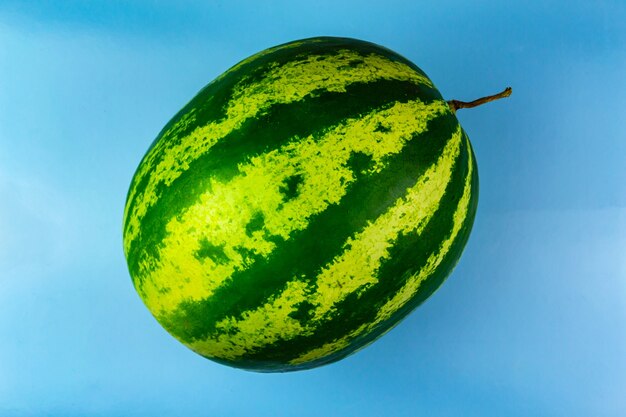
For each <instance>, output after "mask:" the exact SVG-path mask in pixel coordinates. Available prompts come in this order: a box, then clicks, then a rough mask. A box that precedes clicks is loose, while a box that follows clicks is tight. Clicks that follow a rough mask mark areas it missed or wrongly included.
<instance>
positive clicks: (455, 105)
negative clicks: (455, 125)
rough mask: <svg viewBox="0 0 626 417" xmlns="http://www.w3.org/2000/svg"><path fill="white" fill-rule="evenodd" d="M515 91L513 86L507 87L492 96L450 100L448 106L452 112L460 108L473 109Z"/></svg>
mask: <svg viewBox="0 0 626 417" xmlns="http://www.w3.org/2000/svg"><path fill="white" fill-rule="evenodd" d="M512 92H513V89H512V88H511V87H507V88H505V89H504V91H501V92H500V93H498V94H494V95H492V96H487V97H482V98H479V99H477V100H474V101H470V102H466V101H459V100H449V101H448V106H450V110H452V113H456V111H457V110H458V109H471V108H472V107H477V106H480V105H481V104H485V103H489V102H490V101H495V100H499V99H501V98H504V97H508V96H510V95H511V93H512Z"/></svg>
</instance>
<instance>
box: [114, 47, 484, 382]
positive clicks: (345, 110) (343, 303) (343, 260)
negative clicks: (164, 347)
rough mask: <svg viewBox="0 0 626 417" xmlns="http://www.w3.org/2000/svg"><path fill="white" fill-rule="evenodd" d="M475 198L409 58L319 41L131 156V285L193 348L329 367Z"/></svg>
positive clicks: (450, 256)
mask: <svg viewBox="0 0 626 417" xmlns="http://www.w3.org/2000/svg"><path fill="white" fill-rule="evenodd" d="M477 201H478V176H477V170H476V163H475V159H474V156H473V152H472V148H471V145H470V142H469V140H468V138H467V136H466V134H465V132H464V131H463V130H462V128H461V126H460V125H459V122H458V121H457V119H456V117H455V115H454V113H453V111H451V110H450V108H449V107H448V104H447V103H446V101H445V100H443V99H442V97H441V94H440V93H439V91H437V89H436V88H435V87H434V86H433V83H432V82H431V80H430V79H429V78H428V77H427V76H426V74H424V72H422V71H421V70H420V69H419V68H418V67H417V66H415V65H414V64H412V63H411V62H410V61H408V60H407V59H405V58H403V57H402V56H400V55H398V54H396V53H394V52H392V51H390V50H389V49H386V48H383V47H381V46H378V45H375V44H372V43H369V42H364V41H360V40H355V39H346V38H333V37H320V38H312V39H305V40H301V41H296V42H291V43H287V44H284V45H280V46H276V47H274V48H270V49H267V50H265V51H262V52H260V53H258V54H256V55H254V56H252V57H250V58H248V59H246V60H244V61H242V62H240V63H239V64H237V65H235V66H234V67H232V68H231V69H229V70H228V71H226V72H225V73H224V74H222V75H221V76H219V77H218V78H217V79H215V80H214V81H213V82H211V83H210V84H209V85H207V86H206V87H205V88H204V89H203V90H202V91H200V92H199V93H198V95H196V96H195V97H194V98H193V99H192V100H191V101H190V102H189V103H188V104H187V105H186V106H185V107H184V108H183V109H182V110H181V111H180V112H179V113H178V114H176V115H175V116H174V118H173V119H172V120H171V121H170V122H169V123H168V124H167V125H166V126H165V128H164V129H163V130H162V131H161V133H160V134H159V135H158V137H157V138H156V140H155V141H154V142H153V143H152V145H151V147H150V148H149V149H148V152H147V153H146V155H145V156H144V158H143V160H142V161H141V163H140V164H139V167H138V168H137V171H136V173H135V175H134V177H133V180H132V183H131V185H130V190H129V192H128V197H127V201H126V207H125V212H124V226H123V236H124V251H125V254H126V259H127V261H128V268H129V271H130V275H131V276H132V279H133V284H134V286H135V289H136V290H137V292H138V293H139V295H140V297H141V299H142V300H143V302H144V303H145V305H146V306H147V307H148V309H149V310H150V312H151V313H152V314H153V315H154V317H155V318H156V319H157V320H158V322H159V323H160V324H161V325H162V326H163V327H164V328H165V329H166V330H167V331H168V332H169V333H171V334H172V335H173V336H174V337H175V338H176V339H178V340H179V341H180V342H182V343H184V344H185V345H186V346H188V347H189V348H190V349H192V350H193V351H195V352H197V353H198V354H200V355H202V356H204V357H206V358H209V359H212V360H214V361H217V362H220V363H223V364H227V365H230V366H234V367H239V368H244V369H248V370H255V371H261V372H280V371H293V370H298V369H307V368H312V367H316V366H320V365H323V364H327V363H330V362H334V361H337V360H339V359H341V358H343V357H345V356H346V355H349V354H351V353H353V352H354V351H356V350H358V349H360V348H362V347H363V346H365V345H367V344H369V343H371V342H372V341H374V340H375V339H376V338H378V337H380V336H381V335H382V334H384V333H385V332H387V331H389V330H390V329H391V328H392V327H393V326H395V325H396V324H397V323H398V322H399V321H400V320H401V319H403V318H404V317H405V316H406V315H407V314H408V313H410V312H411V311H412V310H413V309H414V308H415V307H417V306H418V305H419V304H420V303H422V302H423V301H424V300H426V298H428V297H429V296H430V295H431V294H432V293H433V292H434V291H435V290H436V289H437V288H438V287H439V286H440V285H441V284H442V282H443V281H444V280H445V278H446V277H447V276H448V275H449V274H450V272H451V271H452V269H453V268H454V266H455V264H456V263H457V261H458V260H459V257H460V255H461V252H462V251H463V247H464V246H465V243H466V242H467V239H468V237H469V234H470V229H471V227H472V223H473V220H474V215H475V212H476V205H477Z"/></svg>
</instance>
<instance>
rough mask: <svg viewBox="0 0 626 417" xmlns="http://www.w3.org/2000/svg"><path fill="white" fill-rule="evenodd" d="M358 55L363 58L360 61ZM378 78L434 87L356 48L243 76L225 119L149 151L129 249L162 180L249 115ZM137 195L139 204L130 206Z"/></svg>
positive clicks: (131, 211)
mask: <svg viewBox="0 0 626 417" xmlns="http://www.w3.org/2000/svg"><path fill="white" fill-rule="evenodd" d="M356 61H358V62H359V63H358V64H354V62H356ZM377 80H399V81H408V82H412V83H414V84H422V85H427V86H429V87H432V84H431V82H430V80H428V78H427V77H425V76H423V75H422V74H419V73H418V72H416V71H415V70H413V69H412V68H411V67H409V66H408V65H406V64H404V63H401V62H398V61H392V60H389V59H387V58H385V57H383V56H381V55H377V54H370V55H367V56H362V55H360V54H358V53H357V52H354V51H350V50H342V51H340V52H339V53H338V54H336V55H335V54H333V55H326V56H319V55H315V56H303V57H299V58H297V59H294V60H293V61H290V62H288V63H287V64H284V65H282V66H274V67H273V68H271V69H270V70H269V71H268V72H267V74H265V75H264V77H263V79H262V80H260V81H257V82H254V83H249V82H248V80H247V79H245V78H244V79H242V80H241V81H240V82H239V83H238V84H237V85H236V86H235V88H234V90H233V96H232V99H231V100H230V101H229V103H228V105H227V108H226V117H225V118H224V119H223V120H220V121H214V122H211V123H209V124H207V125H204V126H199V127H197V128H196V129H195V130H193V131H192V132H191V133H190V134H189V135H187V136H186V137H184V138H182V139H181V140H180V141H168V140H160V141H159V142H158V143H157V144H156V145H155V146H154V147H153V148H152V149H151V150H150V151H149V153H148V154H147V155H146V157H145V159H144V161H143V162H142V164H141V165H140V167H139V169H138V171H137V173H136V174H135V178H134V181H133V184H132V185H131V189H130V191H129V195H128V199H127V206H126V208H125V214H124V218H125V219H126V225H125V227H126V230H125V238H124V249H125V251H126V253H128V251H129V248H130V246H131V244H132V242H133V241H134V240H135V239H136V238H137V235H138V234H139V230H140V227H141V219H142V218H143V216H144V215H145V214H146V212H147V211H148V209H149V208H150V207H152V206H153V205H154V204H155V203H156V202H157V201H158V199H159V196H158V195H157V192H156V190H157V187H158V186H159V184H164V185H166V186H169V185H170V184H172V182H173V181H174V180H176V178H178V177H179V176H180V175H181V174H182V172H184V171H185V170H186V169H187V168H188V167H189V164H190V163H191V162H193V161H194V160H195V159H197V158H199V157H200V156H202V155H203V154H205V153H207V152H208V151H209V150H210V149H211V147H212V146H214V145H215V144H216V143H217V142H218V141H220V140H221V139H223V138H224V137H225V136H227V135H228V134H229V133H230V132H232V131H234V130H237V129H239V128H240V127H241V126H242V124H243V123H244V122H245V121H246V120H248V119H250V118H254V117H256V116H258V115H259V114H262V113H263V112H265V111H267V110H268V109H269V108H270V107H271V106H273V105H275V104H287V103H294V102H297V101H300V100H303V99H304V98H306V97H307V96H311V95H314V94H319V92H321V91H328V92H345V91H346V87H348V86H349V85H351V84H354V83H370V82H374V81H377ZM194 119H195V116H194V115H193V114H192V113H190V114H188V115H185V116H183V117H182V118H181V120H180V121H179V122H178V123H177V124H176V125H174V126H172V128H170V131H171V132H178V131H181V129H182V128H181V124H183V125H188V124H190V123H193V122H194ZM168 134H169V133H168ZM164 137H165V136H164ZM157 161H158V162H157ZM145 176H148V178H149V179H148V182H147V185H146V187H145V189H144V190H143V191H139V190H138V189H137V185H138V183H139V182H140V180H141V179H142V178H144V177H145ZM136 195H137V198H136V199H135V196H136ZM133 201H134V202H135V203H134V205H133V207H129V206H128V204H130V202H133Z"/></svg>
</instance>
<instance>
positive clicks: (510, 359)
mask: <svg viewBox="0 0 626 417" xmlns="http://www.w3.org/2000/svg"><path fill="white" fill-rule="evenodd" d="M624 22H626V2H624V1H623V0H614V1H611V0H597V1H534V0H533V1H524V2H501V1H495V0H492V1H472V2H467V1H461V0H458V1H452V0H444V1H437V2H416V1H411V0H406V1H401V0H396V1H393V0H387V1H384V2H383V1H369V2H368V1H364V0H359V1H357V0H355V1H338V0H335V1H332V0H318V1H310V2H297V1H287V0H283V1H267V2H260V1H226V0H222V1H212V2H207V1H199V0H198V1H185V2H182V1H181V2H173V1H172V2H167V1H149V0H129V1H110V0H93V1H89V2H87V1H85V2H79V1H54V2H53V1H43V0H41V1H29V2H25V1H18V0H2V2H0V416H3V417H5V416H6V417H14V416H84V415H91V416H160V417H166V416H302V417H306V416H357V415H358V416H383V415H386V416H398V417H401V416H419V415H424V416H435V417H436V416H481V417H484V416H508V417H511V416H568V417H575V416H581V417H583V416H584V417H588V416H621V417H623V416H624V415H626V395H625V394H626V256H625V255H626V133H625V132H626V121H625V120H626V117H625V116H624V113H625V111H626V24H624ZM317 35H335V36H348V37H355V38H361V39H365V40H369V41H372V42H375V43H378V44H381V45H384V46H387V47H388V48H391V49H393V50H395V51H397V52H399V53H400V54H402V55H404V56H406V57H407V58H409V59H410V60H412V61H413V62H415V63H416V64H417V65H419V66H420V67H421V68H422V69H423V70H424V71H426V73H427V74H429V76H430V77H431V78H432V79H433V81H434V82H435V83H436V85H437V86H438V88H439V89H440V91H441V92H442V94H443V95H444V96H445V97H446V98H449V99H452V98H455V99H461V100H470V99H474V98H478V97H480V96H483V95H486V94H490V93H495V92H497V91H500V90H501V89H503V88H504V87H505V86H507V85H511V86H512V87H513V89H514V92H513V96H512V97H511V98H509V99H506V100H503V101H500V102H497V103H492V104H488V105H486V106H484V107H481V108H478V109H472V110H462V111H460V112H459V119H460V120H461V123H462V124H463V126H464V128H465V129H466V131H467V132H468V134H469V136H470V138H471V139H472V142H473V145H474V148H475V151H476V155H477V158H478V166H479V171H480V179H481V196H480V203H479V210H478V214H477V218H476V222H475V225H474V231H473V233H472V236H471V238H470V241H469V243H468V245H467V248H466V250H465V253H464V255H463V257H462V259H461V262H460V263H459V265H458V267H457V268H456V270H455V271H454V273H453V275H452V276H451V278H450V279H449V280H448V281H447V282H446V283H445V284H444V285H443V287H442V288H441V289H440V290H439V291H438V292H437V293H436V294H435V295H434V296H433V297H432V298H431V299H429V300H428V301H427V302H426V303H425V304H424V305H423V306H421V307H420V308H419V309H417V310H416V311H415V312H414V313H413V314H412V315H411V316H410V317H409V318H408V319H406V320H405V321H404V322H403V323H402V324H401V325H400V326H398V327H397V328H396V329H395V330H393V331H392V332H390V333H389V334H388V335H386V336H385V337H383V338H382V339H381V340H379V341H377V342H376V343H374V344H373V345H371V346H370V347H368V348H366V349H365V350H363V351H361V352H359V353H357V354H355V355H353V356H351V357H349V358H347V359H345V360H343V361H341V362H339V363H336V364H333V365H329V366H326V367H322V368H318V369H315V370H311V371H305V372H297V373H291V374H272V375H265V374H255V373H249V372H244V371H240V370H236V369H231V368H227V367H224V366H220V365H217V364H214V363H212V362H210V361H207V360H205V359H203V358H201V357H199V356H197V355H195V354H193V353H192V352H190V351H188V350H187V349H186V348H185V347H183V346H182V345H180V344H179V343H178V342H176V341H175V340H174V339H173V338H171V337H170V336H168V335H167V334H166V333H165V331H164V330H162V329H161V327H160V326H159V325H158V324H157V323H156V321H155V320H154V319H153V318H152V317H151V316H150V314H149V313H148V311H147V309H145V308H144V306H143V305H142V303H141V301H140V299H139V297H138V296H137V295H136V293H135V292H134V290H133V288H132V284H131V280H130V278H129V275H128V272H127V270H126V264H125V260H124V255H123V252H122V243H121V221H122V211H123V206H124V202H125V197H126V192H127V189H128V185H129V183H130V179H131V177H132V175H133V173H134V170H135V168H136V167H137V165H138V163H139V161H140V159H141V157H142V156H143V154H144V152H145V151H146V150H147V148H148V146H149V144H150V143H151V142H152V140H153V138H154V137H155V136H156V134H157V133H158V132H159V130H160V129H161V127H162V126H163V125H164V124H165V123H166V122H167V121H168V120H169V118H170V117H171V116H173V115H174V113H175V112H176V111H177V110H178V109H179V108H181V107H182V106H183V105H184V104H185V103H186V102H187V101H188V100H189V99H190V98H191V97H192V96H193V95H195V93H196V92H197V91H198V90H199V89H200V88H202V87H203V86H204V85H205V84H206V83H208V82H209V81H211V80H212V79H213V78H214V77H216V76H217V75H219V74H220V73H222V72H223V71H224V70H226V69H227V68H229V67H230V66H232V65H233V64H235V63H236V62H238V61H239V60H241V59H243V58H245V57H247V56H249V55H251V54H253V53H255V52H257V51H260V50H262V49H265V48H267V47H270V46H273V45H275V44H279V43H284V42H286V41H290V40H294V39H298V38H305V37H310V36H317Z"/></svg>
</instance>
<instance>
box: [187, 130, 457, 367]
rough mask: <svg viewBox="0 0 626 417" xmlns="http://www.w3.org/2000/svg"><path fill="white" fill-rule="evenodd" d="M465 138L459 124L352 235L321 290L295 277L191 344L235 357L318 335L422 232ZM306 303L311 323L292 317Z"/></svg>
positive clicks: (199, 349)
mask: <svg viewBox="0 0 626 417" xmlns="http://www.w3.org/2000/svg"><path fill="white" fill-rule="evenodd" d="M461 141H462V133H461V130H460V128H459V129H458V130H457V131H456V132H455V133H454V134H453V136H452V138H451V139H450V140H449V141H448V143H447V144H446V147H445V148H444V151H443V153H442V154H441V156H440V157H439V158H438V160H437V162H436V163H435V164H434V165H433V166H431V167H429V168H428V169H427V170H426V172H425V173H424V174H423V175H422V176H421V177H420V179H419V180H418V181H417V182H416V184H415V185H414V186H413V187H411V188H409V189H408V190H407V193H406V195H405V196H404V197H401V198H399V199H398V200H397V201H396V203H395V205H393V206H392V207H391V208H390V209H389V210H387V211H386V212H385V213H384V214H382V215H381V216H379V217H378V218H377V219H376V220H375V221H373V222H372V223H371V224H369V225H368V226H367V227H366V228H365V229H364V230H362V231H361V232H359V233H356V234H355V235H354V236H353V237H352V238H350V239H348V241H347V242H346V244H345V246H344V248H345V249H344V251H343V253H341V254H340V255H338V256H337V257H336V258H335V259H334V260H333V261H332V262H331V263H330V264H329V265H327V266H326V267H324V268H323V270H322V272H321V273H320V275H319V276H318V277H317V289H316V292H314V293H312V294H308V293H307V285H306V283H304V282H301V281H300V280H299V278H300V277H293V281H291V282H289V284H288V285H287V287H286V288H285V289H284V290H283V291H282V293H280V294H279V295H277V296H276V297H275V298H274V299H272V300H270V301H269V302H268V303H266V304H265V305H263V306H261V307H260V308H258V309H256V310H254V311H250V312H246V313H244V314H243V317H242V318H239V319H238V318H234V317H229V318H227V319H225V320H222V321H221V322H219V323H218V324H217V329H218V333H219V334H218V335H214V336H211V337H209V338H207V339H205V340H200V341H197V342H194V343H192V344H191V345H190V347H191V348H192V349H193V350H195V351H197V352H199V353H201V354H205V355H208V356H216V357H220V358H226V359H235V358H237V357H239V356H242V355H244V354H246V353H250V352H253V351H254V350H255V349H258V348H261V347H263V346H266V345H268V344H271V343H274V342H277V341H279V340H289V339H292V338H294V337H296V336H302V335H310V334H312V333H314V332H315V330H316V327H317V326H318V325H319V324H320V322H321V321H323V320H325V319H327V318H328V314H329V313H332V309H333V307H334V306H335V305H336V304H337V303H339V302H341V301H342V300H343V299H344V298H345V297H346V296H348V295H349V294H351V293H354V292H355V291H359V290H363V289H365V288H367V287H368V286H370V285H374V284H376V282H377V277H376V274H377V272H378V269H379V268H380V266H381V264H382V263H383V262H384V261H385V259H387V257H388V255H389V253H388V249H389V248H390V247H392V246H393V244H394V242H395V241H396V239H397V238H398V236H399V235H400V234H407V233H417V234H420V233H421V232H422V230H423V229H424V227H425V226H426V224H427V223H428V222H429V220H430V219H431V218H432V216H433V214H434V213H435V212H436V211H437V208H438V207H439V202H440V200H441V198H442V197H443V194H444V193H445V190H446V187H447V184H448V183H449V181H450V179H451V176H452V169H453V166H454V163H455V161H456V159H457V157H458V155H459V152H460V144H461ZM304 301H307V302H309V303H311V304H313V305H314V306H315V309H314V310H313V317H312V318H311V320H310V321H309V322H307V323H309V324H307V325H306V326H303V325H302V324H301V323H300V322H299V321H298V320H296V319H294V318H292V317H290V314H291V313H293V312H295V311H296V310H297V307H298V305H299V304H300V303H302V302H304ZM347 340H348V339H346V342H347ZM333 346H334V345H333ZM329 347H332V346H330V345H329ZM326 353H328V352H326ZM324 354H325V353H324Z"/></svg>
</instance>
